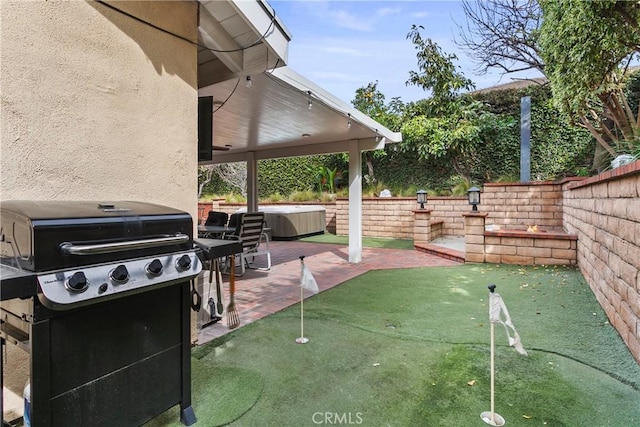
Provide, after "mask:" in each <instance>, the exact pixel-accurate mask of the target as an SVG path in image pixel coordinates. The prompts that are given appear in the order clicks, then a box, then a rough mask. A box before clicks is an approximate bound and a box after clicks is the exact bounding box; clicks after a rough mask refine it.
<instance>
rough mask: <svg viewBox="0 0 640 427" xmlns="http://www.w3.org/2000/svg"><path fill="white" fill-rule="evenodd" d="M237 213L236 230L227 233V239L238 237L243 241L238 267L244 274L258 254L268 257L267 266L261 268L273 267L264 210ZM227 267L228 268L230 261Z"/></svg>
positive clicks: (241, 273)
mask: <svg viewBox="0 0 640 427" xmlns="http://www.w3.org/2000/svg"><path fill="white" fill-rule="evenodd" d="M234 215H237V217H236V218H237V221H238V223H237V225H236V231H235V233H233V234H226V235H225V236H224V237H225V238H226V239H237V240H240V241H241V242H242V252H241V253H239V254H238V255H237V257H238V258H239V262H236V267H238V266H239V267H240V273H239V274H238V273H236V275H237V276H242V275H243V274H244V272H245V270H246V269H247V268H256V269H257V267H252V266H251V264H253V261H254V259H255V257H257V256H266V257H267V266H266V267H265V268H260V269H261V270H270V269H271V252H270V251H269V236H268V234H267V233H266V232H265V216H264V212H246V213H241V214H234ZM226 264H227V268H228V263H226Z"/></svg>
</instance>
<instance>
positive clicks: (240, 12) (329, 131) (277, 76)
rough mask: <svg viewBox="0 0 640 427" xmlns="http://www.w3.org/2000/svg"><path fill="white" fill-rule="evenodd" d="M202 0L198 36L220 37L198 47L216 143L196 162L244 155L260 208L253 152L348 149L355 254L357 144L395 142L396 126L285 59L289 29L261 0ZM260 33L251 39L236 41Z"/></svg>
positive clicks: (358, 247)
mask: <svg viewBox="0 0 640 427" xmlns="http://www.w3.org/2000/svg"><path fill="white" fill-rule="evenodd" d="M200 3H201V5H203V6H204V8H201V25H200V27H199V31H200V37H199V38H200V40H201V41H202V42H205V41H206V42H208V43H204V44H205V45H207V46H211V43H214V42H216V40H218V43H219V44H218V45H216V49H215V50H214V51H207V50H206V49H200V50H199V52H198V86H199V89H198V95H199V96H201V97H203V96H211V97H213V102H214V105H213V146H214V150H215V151H214V154H213V160H211V161H209V162H200V164H201V165H204V164H207V163H229V162H241V161H244V162H246V163H247V209H248V210H257V208H258V191H257V181H258V180H257V169H258V168H257V161H258V160H261V159H271V158H281V157H293V156H306V155H314V154H329V153H341V152H347V153H349V261H350V262H356V263H357V262H360V261H361V259H362V151H368V150H377V149H382V148H384V146H385V144H388V143H394V142H400V141H401V140H402V137H401V134H400V133H397V132H391V131H390V130H389V129H387V128H385V127H384V126H382V125H381V124H379V123H377V122H376V121H375V120H373V119H371V118H370V117H368V116H366V115H365V114H362V113H361V112H359V111H358V110H356V109H354V108H353V107H351V106H350V105H349V104H347V103H345V102H344V101H342V100H340V99H338V98H336V97H335V96H333V95H332V94H330V93H329V92H327V91H325V90H324V89H322V88H321V87H319V86H317V85H315V84H314V83H312V82H311V81H309V80H307V79H306V78H304V77H302V76H301V75H299V74H298V73H296V72H294V71H293V70H291V69H290V68H288V67H286V66H283V65H284V64H285V63H286V61H287V44H288V41H289V40H290V35H289V33H288V32H287V30H286V28H285V27H284V25H283V24H282V23H281V22H280V20H279V19H278V18H277V17H276V16H275V12H274V11H273V9H272V8H270V7H269V5H268V4H267V3H266V2H265V1H262V0H258V1H257V2H256V3H253V2H241V1H236V0H228V1H227V2H213V1H209V0H201V1H200ZM248 29H250V30H251V31H249V33H250V34H249V35H247V34H248V33H247V30H248ZM260 34H262V35H263V36H265V35H266V37H264V38H263V39H262V42H261V43H260V44H258V45H256V46H255V47H251V48H249V49H236V48H234V47H235V46H244V45H246V40H249V39H251V38H252V37H255V36H258V35H260ZM243 41H244V42H243ZM278 67H280V68H278ZM265 70H266V71H265Z"/></svg>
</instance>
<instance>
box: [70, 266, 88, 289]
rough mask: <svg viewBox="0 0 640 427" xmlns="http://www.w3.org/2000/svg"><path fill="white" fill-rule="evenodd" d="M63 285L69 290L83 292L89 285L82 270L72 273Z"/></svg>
mask: <svg viewBox="0 0 640 427" xmlns="http://www.w3.org/2000/svg"><path fill="white" fill-rule="evenodd" d="M65 287H66V288H67V289H68V290H69V291H71V292H76V293H80V292H84V291H86V290H87V288H88V287H89V282H88V281H87V276H85V275H84V273H83V272H82V271H78V272H77V273H73V276H71V277H69V280H67V282H66V283H65Z"/></svg>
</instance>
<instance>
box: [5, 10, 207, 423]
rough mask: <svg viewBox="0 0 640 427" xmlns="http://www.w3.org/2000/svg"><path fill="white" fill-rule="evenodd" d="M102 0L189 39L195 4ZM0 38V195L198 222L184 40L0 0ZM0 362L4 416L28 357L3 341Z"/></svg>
mask: <svg viewBox="0 0 640 427" xmlns="http://www.w3.org/2000/svg"><path fill="white" fill-rule="evenodd" d="M112 4H114V5H116V6H117V7H119V8H126V10H128V11H130V12H131V13H133V14H135V15H136V16H139V17H141V18H143V19H145V20H147V21H152V22H153V23H154V24H156V25H158V26H160V27H163V28H167V29H169V30H171V31H172V32H175V33H179V34H181V35H183V36H185V37H187V38H189V39H190V40H195V39H196V37H197V4H196V3H195V2H113V3H112ZM0 37H1V38H0V45H1V49H0V92H1V101H2V104H1V110H0V119H1V120H0V121H1V123H2V134H1V140H0V141H1V142H0V200H10V199H31V200H101V201H106V200H136V201H146V202H153V203H159V204H163V205H167V206H172V207H175V208H177V209H182V210H184V211H188V212H189V213H191V215H192V216H193V217H194V218H196V217H197V168H198V166H197V98H198V93H197V83H196V81H197V60H196V52H197V49H196V47H195V46H194V45H192V44H189V43H187V42H185V41H183V40H179V39H177V38H175V37H173V36H170V35H167V34H163V33H161V32H160V31H158V30H156V29H153V28H150V27H148V26H146V25H144V24H142V23H140V22H136V21H135V20H133V19H131V18H129V17H126V16H123V15H121V14H119V13H117V12H114V11H112V10H110V9H108V8H107V7H105V6H104V5H101V4H99V3H94V2H78V1H71V2H67V1H56V0H53V1H51V0H50V1H47V2H44V1H37V2H35V1H24V0H18V1H10V0H0ZM194 222H195V221H194ZM7 359H8V363H7V364H6V365H5V366H4V372H5V374H6V377H5V411H6V412H7V414H6V419H9V420H10V419H14V418H16V417H19V416H20V415H21V414H22V387H24V384H25V382H26V377H27V375H28V359H27V356H26V354H25V353H24V352H22V351H21V350H19V349H17V348H16V347H14V346H9V348H8V353H7Z"/></svg>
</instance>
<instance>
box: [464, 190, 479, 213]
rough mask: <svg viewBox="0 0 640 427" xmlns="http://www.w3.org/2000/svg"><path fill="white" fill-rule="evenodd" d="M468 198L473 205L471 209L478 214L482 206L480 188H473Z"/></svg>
mask: <svg viewBox="0 0 640 427" xmlns="http://www.w3.org/2000/svg"><path fill="white" fill-rule="evenodd" d="M467 197H468V198H469V204H470V205H473V208H472V209H471V210H472V211H473V212H478V205H479V204H480V189H479V188H478V187H475V186H474V187H471V188H470V189H468V190H467Z"/></svg>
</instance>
